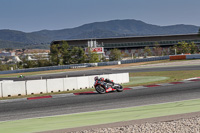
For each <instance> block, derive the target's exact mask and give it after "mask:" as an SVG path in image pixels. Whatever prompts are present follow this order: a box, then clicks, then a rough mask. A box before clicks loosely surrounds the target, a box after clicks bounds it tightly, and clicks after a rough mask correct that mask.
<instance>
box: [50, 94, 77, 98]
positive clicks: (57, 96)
mask: <svg viewBox="0 0 200 133" xmlns="http://www.w3.org/2000/svg"><path fill="white" fill-rule="evenodd" d="M51 96H52V98H59V97H68V96H75V95H74V94H73V93H68V94H58V95H51Z"/></svg>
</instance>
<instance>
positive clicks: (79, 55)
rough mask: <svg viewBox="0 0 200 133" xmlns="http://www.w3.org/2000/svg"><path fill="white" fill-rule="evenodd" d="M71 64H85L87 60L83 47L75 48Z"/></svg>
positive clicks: (72, 51) (72, 52)
mask: <svg viewBox="0 0 200 133" xmlns="http://www.w3.org/2000/svg"><path fill="white" fill-rule="evenodd" d="M70 57H71V58H70V64H79V63H84V62H85V60H86V55H85V52H84V50H83V49H82V48H81V47H73V48H72V50H71V52H70Z"/></svg>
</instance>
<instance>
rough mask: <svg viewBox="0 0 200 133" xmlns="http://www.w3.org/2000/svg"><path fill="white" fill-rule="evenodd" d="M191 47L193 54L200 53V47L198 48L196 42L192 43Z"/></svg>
mask: <svg viewBox="0 0 200 133" xmlns="http://www.w3.org/2000/svg"><path fill="white" fill-rule="evenodd" d="M189 47H190V53H191V54H195V53H198V51H199V49H198V47H197V45H196V44H195V43H194V42H192V43H190V44H189Z"/></svg>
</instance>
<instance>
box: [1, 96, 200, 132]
mask: <svg viewBox="0 0 200 133" xmlns="http://www.w3.org/2000/svg"><path fill="white" fill-rule="evenodd" d="M198 111H200V99H196V100H187V101H180V102H174V103H164V104H155V105H147V106H138V107H129V108H121V109H113V110H105V111H95V112H87V113H79V114H70V115H60V116H52V117H42V118H32V119H23V120H15V121H5V122H0V132H1V133H4V132H6V133H27V132H39V131H48V130H56V129H63V128H73V127H81V126H89V125H97V124H106V123H113V122H120V121H128V120H137V119H144V118H152V117H159V116H167V115H175V114H182V113H190V112H198Z"/></svg>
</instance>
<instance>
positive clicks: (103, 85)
mask: <svg viewBox="0 0 200 133" xmlns="http://www.w3.org/2000/svg"><path fill="white" fill-rule="evenodd" d="M94 87H95V90H96V91H97V92H98V93H100V94H104V93H107V92H110V91H117V92H122V91H123V87H122V86H121V85H120V84H116V83H114V82H113V81H110V80H108V79H106V80H100V79H96V80H95V82H94Z"/></svg>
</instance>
